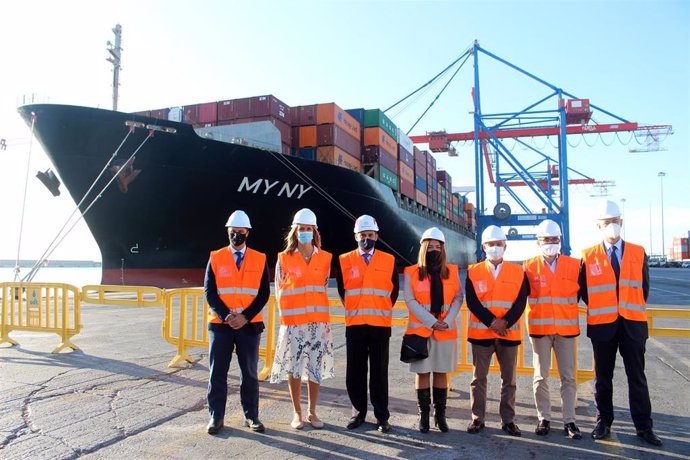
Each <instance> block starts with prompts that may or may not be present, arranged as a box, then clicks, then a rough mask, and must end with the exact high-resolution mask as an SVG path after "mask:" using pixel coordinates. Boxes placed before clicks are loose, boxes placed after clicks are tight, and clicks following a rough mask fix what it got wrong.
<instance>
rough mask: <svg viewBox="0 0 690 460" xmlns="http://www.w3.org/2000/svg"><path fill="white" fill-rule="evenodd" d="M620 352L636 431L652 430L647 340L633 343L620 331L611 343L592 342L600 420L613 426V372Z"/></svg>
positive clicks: (595, 389) (595, 388)
mask: <svg viewBox="0 0 690 460" xmlns="http://www.w3.org/2000/svg"><path fill="white" fill-rule="evenodd" d="M618 349H620V353H621V356H622V357H623V364H624V366H625V373H626V374H627V376H628V399H629V404H630V415H631V416H632V419H633V423H634V424H635V428H636V429H638V430H646V429H651V428H652V404H651V402H650V401H649V389H648V388H647V378H646V377H645V375H644V353H645V341H644V340H632V339H631V338H630V337H628V336H627V334H625V331H623V330H622V328H619V330H618V334H617V335H616V337H614V338H613V339H612V340H608V341H605V342H598V341H594V340H593V341H592V350H593V351H594V400H595V401H596V404H597V420H600V419H602V420H604V422H605V423H606V424H607V425H611V423H613V370H614V368H615V366H616V351H617V350H618Z"/></svg>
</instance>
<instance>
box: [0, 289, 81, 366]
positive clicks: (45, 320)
mask: <svg viewBox="0 0 690 460" xmlns="http://www.w3.org/2000/svg"><path fill="white" fill-rule="evenodd" d="M0 293H1V294H2V307H1V310H0V345H1V344H10V345H12V346H14V345H18V342H17V341H15V340H13V339H11V338H10V336H9V334H10V333H12V332H17V331H23V332H40V333H55V334H57V335H59V336H60V338H61V341H60V343H59V344H58V346H57V347H56V348H55V349H54V350H53V353H59V352H60V351H62V350H63V349H65V348H71V349H72V350H78V349H79V347H78V346H76V345H75V344H74V343H72V341H71V339H72V337H73V336H75V335H77V334H78V333H79V331H80V330H81V328H82V325H81V313H80V295H79V288H77V287H75V286H72V285H69V284H63V283H22V282H8V283H0Z"/></svg>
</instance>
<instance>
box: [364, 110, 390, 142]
mask: <svg viewBox="0 0 690 460" xmlns="http://www.w3.org/2000/svg"><path fill="white" fill-rule="evenodd" d="M375 126H379V127H380V128H381V129H383V130H384V131H385V132H387V133H388V134H390V135H391V137H392V138H393V139H397V138H398V127H397V126H395V124H394V123H393V122H392V121H391V119H390V118H388V117H387V116H386V114H385V113H383V111H381V110H379V109H370V110H365V111H364V127H365V128H371V127H375Z"/></svg>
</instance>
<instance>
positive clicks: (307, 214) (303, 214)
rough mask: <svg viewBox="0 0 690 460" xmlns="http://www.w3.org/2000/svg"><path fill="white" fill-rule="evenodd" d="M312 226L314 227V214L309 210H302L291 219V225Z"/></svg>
mask: <svg viewBox="0 0 690 460" xmlns="http://www.w3.org/2000/svg"><path fill="white" fill-rule="evenodd" d="M299 224H302V225H313V226H314V227H316V226H317V225H316V214H314V212H313V211H312V210H311V209H308V208H302V209H300V210H299V211H297V212H296V213H295V217H293V218H292V225H299Z"/></svg>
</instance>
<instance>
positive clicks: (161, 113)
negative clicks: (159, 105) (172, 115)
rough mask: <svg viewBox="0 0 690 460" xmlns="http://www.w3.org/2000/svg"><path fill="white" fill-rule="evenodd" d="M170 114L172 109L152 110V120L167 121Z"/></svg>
mask: <svg viewBox="0 0 690 460" xmlns="http://www.w3.org/2000/svg"><path fill="white" fill-rule="evenodd" d="M168 112H170V109H158V110H151V115H150V116H151V118H158V119H159V120H167V119H168Z"/></svg>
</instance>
